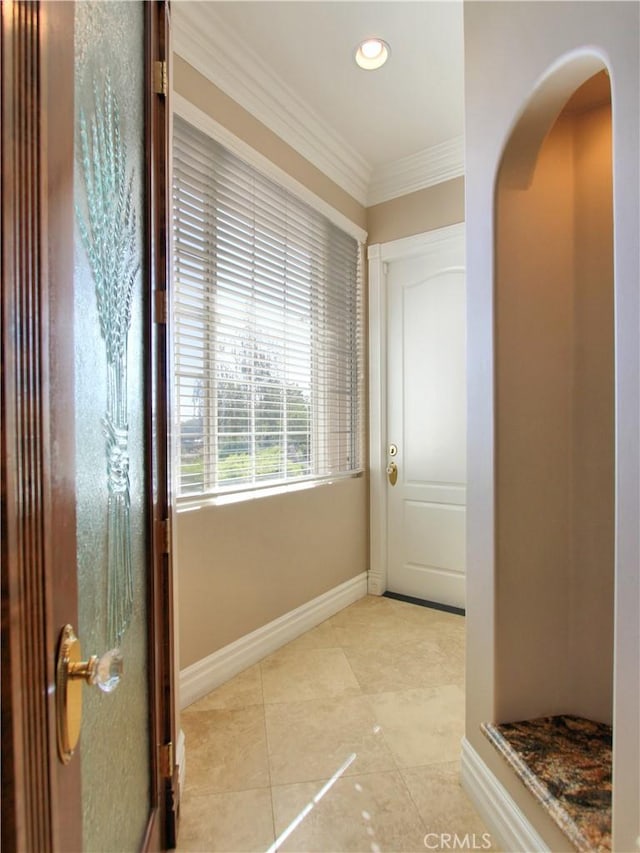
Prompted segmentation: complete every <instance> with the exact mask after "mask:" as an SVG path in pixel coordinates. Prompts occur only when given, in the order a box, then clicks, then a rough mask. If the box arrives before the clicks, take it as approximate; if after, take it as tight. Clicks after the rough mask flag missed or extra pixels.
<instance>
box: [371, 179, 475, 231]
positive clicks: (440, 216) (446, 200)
mask: <svg viewBox="0 0 640 853" xmlns="http://www.w3.org/2000/svg"><path fill="white" fill-rule="evenodd" d="M457 222H464V178H453V179H452V180H450V181H443V183H441V184H436V185H435V186H432V187H427V188H426V189H424V190H418V191H417V192H414V193H409V194H408V195H403V196H400V198H393V199H391V200H390V201H385V202H382V203H381V204H374V205H373V206H372V207H369V208H367V231H368V233H369V244H370V245H371V244H373V243H387V242H389V241H390V240H398V239H400V238H401V237H411V236H412V235H414V234H422V233H423V232H424V231H433V230H434V229H435V228H443V227H444V226H445V225H455V224H456V223H457Z"/></svg>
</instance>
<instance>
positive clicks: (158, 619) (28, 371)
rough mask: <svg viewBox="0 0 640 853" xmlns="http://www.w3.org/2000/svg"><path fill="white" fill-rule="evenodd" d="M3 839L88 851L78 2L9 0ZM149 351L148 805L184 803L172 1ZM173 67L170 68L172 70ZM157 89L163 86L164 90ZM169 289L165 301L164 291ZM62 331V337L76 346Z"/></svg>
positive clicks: (5, 50) (155, 830)
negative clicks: (65, 759)
mask: <svg viewBox="0 0 640 853" xmlns="http://www.w3.org/2000/svg"><path fill="white" fill-rule="evenodd" d="M0 14H1V19H0V22H1V24H0V38H1V58H0V70H1V90H0V91H1V119H2V126H1V131H0V135H1V142H2V185H1V196H2V259H1V268H2V296H1V299H0V327H1V329H2V353H1V355H2V374H1V381H0V417H1V427H2V431H1V438H0V465H1V480H2V511H1V518H0V521H1V535H2V571H1V583H2V625H1V632H2V635H1V640H2V661H1V663H2V847H3V849H5V850H7V851H9V850H34V851H35V850H38V851H47V850H80V849H81V846H82V835H81V831H82V823H81V815H80V762H79V761H78V760H77V758H76V760H75V761H72V762H71V763H70V764H69V765H67V766H66V767H63V766H62V764H61V763H60V762H59V761H58V759H57V752H56V736H55V726H56V719H55V691H54V687H55V678H54V667H55V653H56V644H57V638H58V634H59V631H60V628H61V627H62V625H64V624H65V623H66V622H72V623H73V624H77V622H76V616H77V603H76V602H77V581H76V565H75V559H76V558H75V489H74V455H75V454H74V440H73V432H74V430H73V398H74V389H73V370H74V352H73V335H72V330H73V288H72V282H73V215H74V214H73V133H74V131H73V115H74V108H73V4H72V3H57V2H56V3H46V2H36V1H35V0H34V2H13V0H5V2H3V3H2V8H1V13H0ZM145 16H146V21H145V23H146V45H145V64H146V92H147V96H146V108H145V121H146V128H147V131H146V135H147V144H146V145H145V151H146V190H147V192H146V198H147V209H146V226H147V227H146V233H147V270H148V274H147V280H146V283H145V293H146V318H147V320H146V326H145V336H146V340H145V351H146V352H147V362H146V386H147V392H146V394H147V396H146V406H145V409H146V418H147V420H146V436H147V471H148V482H147V486H148V492H149V495H150V500H149V506H148V513H147V531H148V544H149V551H148V553H149V555H150V565H149V583H148V613H149V644H148V645H149V696H150V697H151V698H150V719H151V726H150V730H151V742H150V744H149V749H150V756H151V758H150V764H151V772H152V784H151V814H150V820H149V826H148V828H147V833H146V837H145V838H144V839H141V845H142V846H143V847H144V848H146V849H162V848H168V847H171V846H173V844H174V841H175V821H176V815H177V811H178V803H177V790H178V789H177V781H176V775H177V773H176V768H175V761H174V760H173V759H172V757H171V756H172V753H173V750H172V748H171V747H170V746H169V744H173V743H175V709H174V696H175V681H174V661H173V591H172V575H171V565H170V563H171V560H170V547H169V533H168V519H169V517H170V507H171V492H170V484H169V475H168V472H169V466H168V423H169V416H168V411H167V405H168V403H167V400H168V395H167V387H168V376H167V371H168V359H167V323H166V320H167V317H166V312H165V311H163V308H162V306H163V305H164V304H166V300H165V298H164V297H163V296H162V295H161V294H162V293H163V292H164V293H165V294H166V288H167V285H168V252H167V235H168V227H167V223H168V204H169V190H168V184H167V174H168V142H169V140H168V118H169V112H168V110H169V105H168V93H167V92H166V91H162V87H161V86H160V87H159V86H158V85H157V81H158V80H161V79H162V74H160V75H159V74H158V71H159V70H160V71H161V70H162V69H163V66H161V65H160V66H158V65H156V63H158V62H160V63H162V62H165V63H166V62H168V60H169V56H170V51H169V15H168V4H167V3H166V2H164V0H153V2H148V3H145ZM164 68H165V70H166V65H165V66H164ZM158 89H160V91H157V90H158ZM158 294H160V295H158ZM65 341H66V343H65Z"/></svg>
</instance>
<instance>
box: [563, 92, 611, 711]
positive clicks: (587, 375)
mask: <svg viewBox="0 0 640 853" xmlns="http://www.w3.org/2000/svg"><path fill="white" fill-rule="evenodd" d="M611 166H612V163H611V106H610V105H609V106H605V107H601V108H599V109H596V110H590V111H586V112H584V113H582V114H581V115H578V116H576V117H575V119H574V168H575V194H574V216H575V247H574V263H575V291H574V294H575V295H574V315H573V321H574V338H573V341H574V350H573V358H574V366H573V380H574V384H573V398H572V403H573V413H572V414H573V458H572V465H573V492H572V499H571V507H572V540H573V543H572V544H573V555H572V556H573V560H572V578H571V604H572V618H571V634H570V637H569V643H570V645H569V659H570V661H571V665H572V682H571V683H572V696H573V700H574V703H575V704H574V707H575V708H578V709H580V712H581V713H582V714H583V716H585V717H590V718H591V719H596V720H603V721H605V722H611V715H612V704H613V631H614V620H613V614H614V559H615V553H614V549H615V434H614V433H615V420H614V410H615V409H614V407H615V393H614V380H615V377H614V337H613V329H614V316H613V209H612V208H613V187H612V170H611Z"/></svg>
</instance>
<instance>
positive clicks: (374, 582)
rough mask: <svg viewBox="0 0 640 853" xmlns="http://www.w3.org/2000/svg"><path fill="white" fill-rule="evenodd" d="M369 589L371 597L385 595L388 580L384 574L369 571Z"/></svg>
mask: <svg viewBox="0 0 640 853" xmlns="http://www.w3.org/2000/svg"><path fill="white" fill-rule="evenodd" d="M367 588H368V592H369V595H383V594H384V593H385V591H386V589H387V578H386V576H385V575H384V574H383V573H382V572H376V571H372V570H371V569H369V572H368V574H367Z"/></svg>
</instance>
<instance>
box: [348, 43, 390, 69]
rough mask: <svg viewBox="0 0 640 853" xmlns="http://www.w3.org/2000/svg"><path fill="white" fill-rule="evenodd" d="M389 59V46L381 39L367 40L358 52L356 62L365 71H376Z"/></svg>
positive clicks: (359, 47)
mask: <svg viewBox="0 0 640 853" xmlns="http://www.w3.org/2000/svg"><path fill="white" fill-rule="evenodd" d="M388 58H389V45H388V44H387V43H386V41H383V40H382V39H379V38H370V39H365V40H364V41H363V42H360V44H359V45H358V49H357V50H356V62H357V63H358V65H359V66H360V68H364V69H365V71H374V70H375V69H376V68H380V66H382V65H384V64H385V62H386V61H387V59H388Z"/></svg>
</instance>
